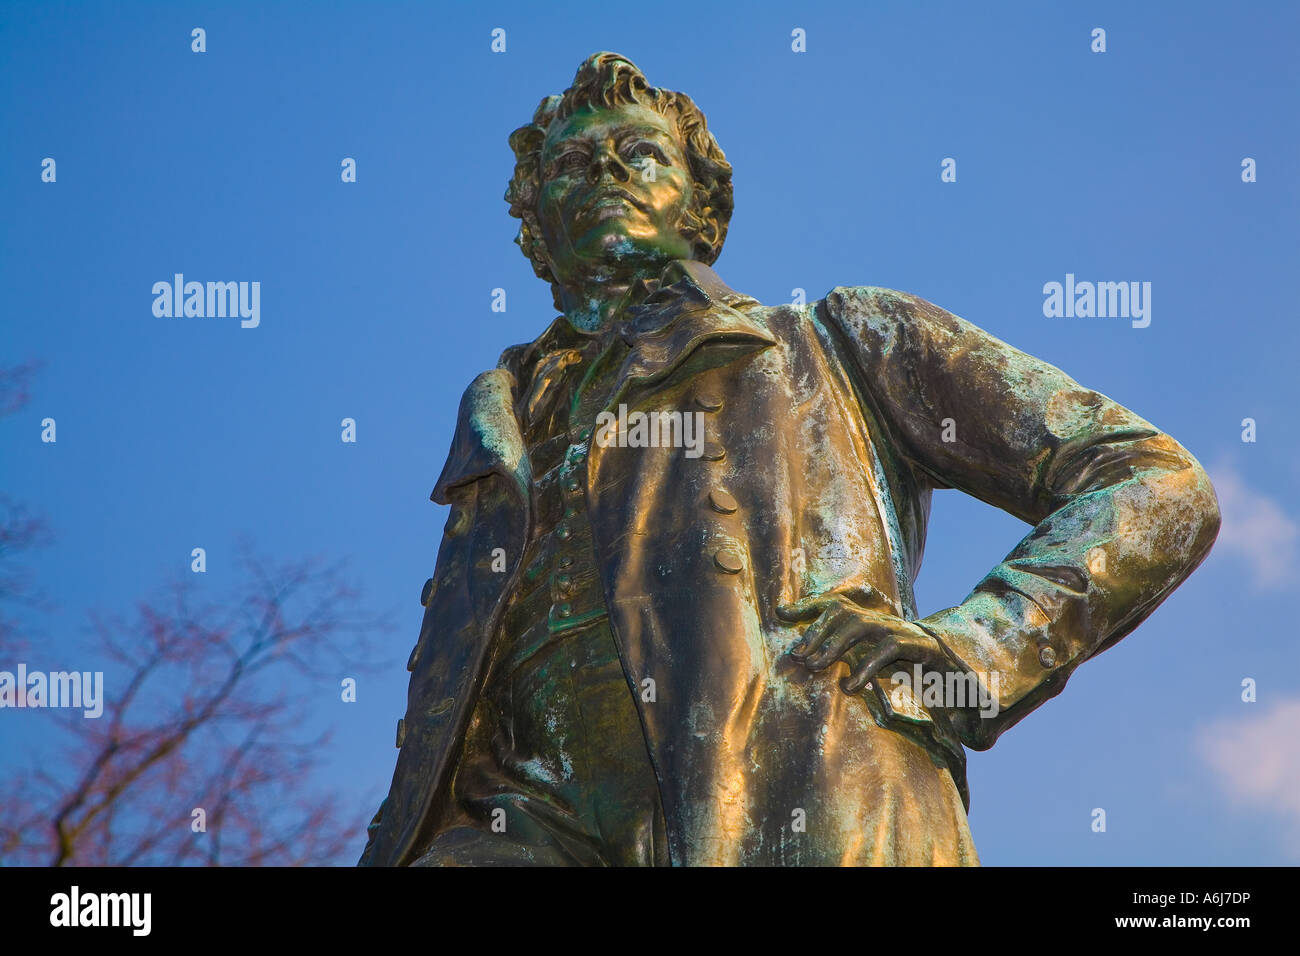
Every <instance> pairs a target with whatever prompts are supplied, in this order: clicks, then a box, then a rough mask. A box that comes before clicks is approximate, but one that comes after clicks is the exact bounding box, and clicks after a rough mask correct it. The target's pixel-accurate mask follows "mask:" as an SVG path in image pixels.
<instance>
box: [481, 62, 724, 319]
mask: <svg viewBox="0 0 1300 956" xmlns="http://www.w3.org/2000/svg"><path fill="white" fill-rule="evenodd" d="M510 146H511V148H513V149H514V153H515V172H514V177H513V178H512V179H511V181H510V186H509V188H508V189H507V190H506V196H505V198H506V201H507V202H509V203H510V214H511V215H512V216H516V217H518V218H519V219H520V220H522V222H521V224H520V226H519V235H518V236H517V237H516V239H515V241H516V242H517V243H518V244H519V246H520V248H521V249H522V250H523V252H524V255H526V256H528V258H529V259H530V260H531V261H532V263H533V271H534V272H536V273H537V275H538V276H539V277H541V278H543V279H546V280H547V281H548V282H550V283H551V287H552V291H553V293H554V297H555V304H556V307H557V308H562V305H561V302H560V293H561V289H563V288H573V287H574V286H575V285H578V284H581V283H583V282H586V281H591V280H593V279H594V280H595V281H607V280H619V279H622V280H632V279H635V278H637V277H640V276H651V275H657V274H658V272H659V271H660V270H661V269H662V268H663V266H665V265H667V264H668V262H670V261H672V260H673V259H695V260H698V261H700V262H703V263H705V264H706V265H707V264H711V263H713V261H714V260H715V259H717V257H718V253H720V252H721V251H722V243H723V240H724V239H725V238H726V235H727V223H728V221H729V220H730V219H731V210H732V187H731V166H730V164H729V163H728V162H727V158H726V156H724V155H723V153H722V149H721V148H720V147H719V146H718V143H717V141H716V140H715V139H714V138H713V135H712V134H711V133H710V132H709V130H708V127H707V125H706V123H705V119H704V114H703V113H701V112H700V109H699V107H697V106H696V105H695V104H694V103H693V102H692V101H691V99H690V97H688V96H687V95H686V94H684V93H674V92H671V91H669V90H660V89H656V88H655V87H652V86H650V84H649V83H648V82H647V81H646V78H645V76H644V74H642V73H641V71H640V70H638V69H637V68H636V66H634V65H633V64H632V63H631V62H630V61H628V60H626V59H624V58H623V57H621V56H619V55H617V54H615V53H597V54H595V55H593V56H591V57H588V58H587V60H586V62H584V63H583V64H582V66H581V67H579V68H578V73H577V75H576V76H575V77H574V80H573V85H572V86H570V87H569V88H568V89H567V90H565V91H564V93H563V95H560V96H548V97H546V98H545V99H543V100H542V102H541V104H540V105H539V106H538V107H537V111H536V113H535V114H534V115H533V121H532V122H531V123H529V124H528V125H527V126H522V127H520V128H519V129H517V130H515V131H514V133H512V134H511V136H510Z"/></svg>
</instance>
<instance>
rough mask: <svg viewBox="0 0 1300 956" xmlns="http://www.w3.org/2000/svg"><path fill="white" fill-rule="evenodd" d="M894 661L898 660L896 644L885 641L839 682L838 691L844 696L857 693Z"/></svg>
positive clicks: (892, 641) (895, 642)
mask: <svg viewBox="0 0 1300 956" xmlns="http://www.w3.org/2000/svg"><path fill="white" fill-rule="evenodd" d="M896 660H899V648H898V642H897V641H895V640H893V639H890V640H888V641H885V642H884V643H882V644H881V645H880V646H879V647H876V648H873V649H872V651H871V653H870V654H868V655H867V656H866V657H865V658H863V659H862V661H861V662H859V663H858V664H857V665H855V666H854V667H853V669H852V671H851V672H850V673H849V676H848V677H846V678H844V680H842V681H840V689H841V690H843V691H844V693H846V694H856V693H858V692H859V691H861V690H862V688H864V687H866V686H867V682H868V681H870V680H872V679H874V678H875V677H877V676H878V675H879V674H880V672H881V671H883V670H884V669H885V668H886V667H887V666H889V665H890V664H892V663H893V662H894V661H896Z"/></svg>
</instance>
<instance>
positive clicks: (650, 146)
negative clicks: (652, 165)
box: [627, 139, 667, 165]
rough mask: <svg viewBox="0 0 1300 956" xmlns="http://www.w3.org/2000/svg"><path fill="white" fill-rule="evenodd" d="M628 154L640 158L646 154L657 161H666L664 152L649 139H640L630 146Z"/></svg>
mask: <svg viewBox="0 0 1300 956" xmlns="http://www.w3.org/2000/svg"><path fill="white" fill-rule="evenodd" d="M627 155H628V156H629V157H631V158H633V159H640V158H643V157H646V156H649V157H651V158H652V159H654V160H655V161H656V162H659V163H664V164H665V165H667V164H666V163H665V161H664V154H663V152H662V151H661V150H660V149H659V147H658V146H656V145H655V144H654V143H652V142H650V141H649V140H644V139H643V140H639V141H638V142H635V143H633V144H632V145H631V147H629V148H628V151H627Z"/></svg>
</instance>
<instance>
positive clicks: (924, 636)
mask: <svg viewBox="0 0 1300 956" xmlns="http://www.w3.org/2000/svg"><path fill="white" fill-rule="evenodd" d="M776 613H777V617H779V618H781V620H783V621H787V622H789V623H798V622H800V621H808V620H813V619H814V618H815V620H813V623H812V624H811V625H810V626H809V627H808V629H807V630H805V631H804V633H803V639H802V640H801V641H800V642H799V643H798V644H796V645H795V646H794V648H793V649H792V650H791V651H790V656H791V657H793V658H794V659H795V660H797V661H800V662H801V663H802V664H803V665H804V666H805V667H807V668H808V669H809V670H810V671H821V670H825V669H826V668H827V667H829V666H830V665H831V664H833V663H835V662H836V661H840V660H842V661H844V662H845V663H846V664H848V666H849V676H848V677H846V678H844V679H843V680H841V681H840V689H841V690H843V691H844V692H845V693H846V694H856V693H858V692H859V691H861V690H862V689H863V688H864V687H865V686H866V685H867V682H868V681H870V680H872V679H874V678H877V677H878V676H879V675H880V674H881V672H883V671H884V670H885V669H886V668H887V667H888V666H889V665H890V664H893V663H895V662H897V661H905V662H907V663H909V664H920V665H921V666H922V667H923V668H927V669H932V670H947V669H950V668H951V667H952V662H951V661H950V659H949V658H948V656H947V654H946V653H945V652H944V649H943V647H942V646H941V645H940V644H939V642H938V641H937V640H936V639H935V638H934V637H933V636H931V635H930V634H929V633H927V632H926V631H924V630H923V629H921V628H920V627H917V626H916V625H915V624H913V623H912V622H911V621H905V620H903V619H902V618H901V617H897V616H895V615H893V614H887V613H884V612H882V611H876V610H871V609H870V608H864V607H861V606H860V605H857V604H854V603H853V602H852V601H849V600H847V599H845V598H844V597H842V596H841V595H821V596H818V597H815V598H805V599H804V600H801V601H796V602H795V603H794V604H786V605H782V606H780V607H778V608H777V609H776Z"/></svg>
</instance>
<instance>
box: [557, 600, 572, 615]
mask: <svg viewBox="0 0 1300 956" xmlns="http://www.w3.org/2000/svg"><path fill="white" fill-rule="evenodd" d="M555 613H556V614H557V615H559V616H560V617H573V605H572V604H570V603H569V602H568V601H565V602H564V603H563V604H561V605H560V606H559V607H557V608H556V609H555Z"/></svg>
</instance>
